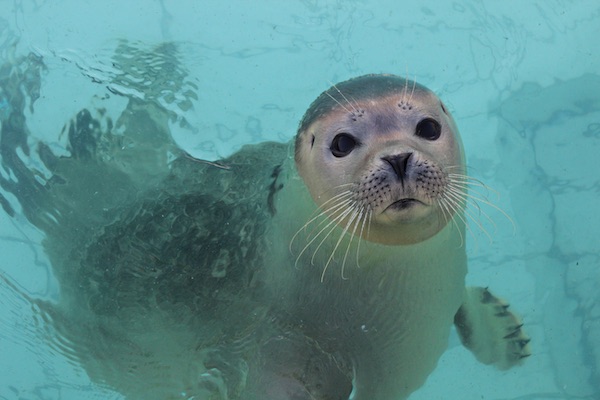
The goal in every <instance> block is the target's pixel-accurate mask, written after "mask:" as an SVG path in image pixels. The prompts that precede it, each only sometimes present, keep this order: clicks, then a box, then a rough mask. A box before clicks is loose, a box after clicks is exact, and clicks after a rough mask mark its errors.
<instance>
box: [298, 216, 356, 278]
mask: <svg viewBox="0 0 600 400" xmlns="http://www.w3.org/2000/svg"><path fill="white" fill-rule="evenodd" d="M342 208H343V207H342V206H340V209H342ZM336 211H337V210H336ZM351 211H352V208H347V209H345V210H344V211H343V212H342V214H340V215H338V216H336V217H334V218H332V217H331V216H329V218H325V219H324V221H325V222H327V221H328V223H327V225H325V226H324V227H323V228H322V229H321V230H320V231H319V232H317V234H316V235H314V236H313V238H312V239H310V240H309V241H308V243H306V245H305V246H304V247H303V248H302V250H301V251H300V253H299V254H298V257H296V262H295V263H294V265H295V266H297V265H298V261H299V260H300V257H302V254H304V252H305V251H306V250H307V249H308V248H309V247H310V246H311V245H312V244H313V243H314V242H315V240H317V239H318V238H319V237H320V236H321V235H322V234H323V232H324V231H325V230H327V228H329V227H330V226H331V225H333V224H336V223H337V222H339V221H341V220H343V219H344V218H345V217H346V216H347V215H348V214H349V213H350V212H351ZM324 214H325V212H323V213H321V214H320V215H319V216H322V215H324ZM319 226H320V225H319ZM334 228H335V226H334ZM332 229H333V228H332ZM330 232H331V231H330ZM328 236H329V233H327V234H326V235H325V237H324V238H323V239H322V240H321V242H320V243H319V245H318V246H317V248H316V249H315V252H314V253H313V256H312V257H311V264H312V263H313V260H314V256H315V254H316V252H317V251H318V250H319V248H320V247H321V245H322V244H323V242H324V241H325V239H327V237H328Z"/></svg>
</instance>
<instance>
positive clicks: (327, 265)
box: [311, 207, 359, 282]
mask: <svg viewBox="0 0 600 400" xmlns="http://www.w3.org/2000/svg"><path fill="white" fill-rule="evenodd" d="M351 210H352V215H350V219H349V220H348V222H347V223H346V226H345V227H344V230H343V231H342V233H341V234H340V237H339V239H338V240H337V242H336V243H335V246H334V247H333V250H332V251H331V254H330V255H329V258H328V259H327V262H326V263H325V267H324V268H323V273H322V274H321V282H323V280H324V279H325V272H326V271H327V268H328V267H329V264H330V263H331V261H332V260H333V257H334V256H335V252H336V251H337V249H338V247H339V246H340V243H341V242H342V240H343V239H344V237H346V233H347V232H348V229H349V228H350V225H352V223H353V222H354V220H355V219H356V215H357V214H358V212H359V210H358V209H357V208H356V207H354V208H352V209H351ZM333 229H335V227H334V228H333ZM333 229H332V230H331V231H330V232H329V234H331V232H332V231H333ZM349 240H350V242H349V243H348V246H349V245H350V243H351V242H352V237H350V239H349ZM317 249H318V248H317ZM313 257H314V254H313ZM345 260H346V257H345V256H344V259H343V262H345ZM311 261H312V260H311ZM342 279H345V278H344V264H343V263H342Z"/></svg>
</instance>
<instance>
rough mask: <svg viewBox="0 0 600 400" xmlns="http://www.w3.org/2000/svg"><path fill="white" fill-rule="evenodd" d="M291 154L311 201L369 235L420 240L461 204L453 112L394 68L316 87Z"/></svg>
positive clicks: (387, 239) (461, 158) (338, 220)
mask: <svg viewBox="0 0 600 400" xmlns="http://www.w3.org/2000/svg"><path fill="white" fill-rule="evenodd" d="M295 159H296V165H297V169H298V172H299V174H300V175H301V176H302V178H303V179H304V182H305V183H306V185H307V187H308V190H309V191H310V193H311V196H312V197H313V199H314V201H315V202H316V203H317V205H319V207H320V208H321V209H322V210H325V211H326V212H327V213H328V215H329V216H330V218H331V219H332V220H335V221H336V223H337V224H338V225H339V226H340V227H343V228H344V229H352V230H353V231H356V232H359V233H360V235H361V236H362V237H363V238H364V239H366V240H369V241H373V242H377V243H382V244H390V245H399V244H413V243H418V242H421V241H423V240H426V239H428V238H430V237H432V236H433V235H435V234H436V233H437V232H439V231H440V230H441V229H442V228H444V226H446V225H447V224H448V223H449V222H450V221H451V220H452V218H453V216H454V215H455V214H456V213H461V212H462V209H463V206H464V204H463V201H462V200H460V199H462V198H463V197H462V196H461V195H460V194H461V193H463V192H464V188H461V187H460V183H459V182H457V180H456V179H454V178H453V177H454V176H458V175H460V174H463V173H464V171H463V169H464V167H463V166H464V164H465V163H464V155H463V147H462V143H461V140H460V136H459V134H458V129H457V127H456V124H455V123H454V120H453V118H452V116H451V115H450V113H449V112H448V111H447V109H446V107H445V106H444V104H443V103H442V102H441V100H440V99H439V98H438V97H437V96H436V95H435V94H434V93H433V92H432V91H430V90H429V89H427V88H425V87H424V86H421V85H419V84H417V83H416V82H413V81H409V80H406V79H404V78H401V77H398V76H394V75H365V76H361V77H358V78H354V79H351V80H348V81H345V82H342V83H340V84H338V85H335V86H333V87H332V88H330V89H328V90H326V91H325V92H323V93H322V94H321V95H320V96H319V97H318V98H317V99H316V100H315V101H314V102H313V103H312V104H311V106H310V107H309V109H308V110H307V112H306V113H305V115H304V117H303V119H302V121H301V123H300V127H299V130H298V135H297V136H296V152H295ZM455 193H456V194H457V195H455ZM358 226H360V229H355V227H358Z"/></svg>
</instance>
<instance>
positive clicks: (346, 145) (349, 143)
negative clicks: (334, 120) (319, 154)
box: [330, 133, 358, 157]
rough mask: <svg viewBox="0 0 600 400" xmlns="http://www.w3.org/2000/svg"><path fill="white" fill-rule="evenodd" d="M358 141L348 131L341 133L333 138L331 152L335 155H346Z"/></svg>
mask: <svg viewBox="0 0 600 400" xmlns="http://www.w3.org/2000/svg"><path fill="white" fill-rule="evenodd" d="M357 144H358V143H356V140H355V139H354V138H353V137H352V136H351V135H349V134H347V133H340V134H338V135H336V136H335V137H334V138H333V141H332V142H331V147H330V149H331V154H333V155H334V156H335V157H346V156H347V155H348V154H350V152H351V151H352V150H354V148H355V147H356V145H357Z"/></svg>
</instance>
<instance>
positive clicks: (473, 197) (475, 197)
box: [454, 189, 517, 231]
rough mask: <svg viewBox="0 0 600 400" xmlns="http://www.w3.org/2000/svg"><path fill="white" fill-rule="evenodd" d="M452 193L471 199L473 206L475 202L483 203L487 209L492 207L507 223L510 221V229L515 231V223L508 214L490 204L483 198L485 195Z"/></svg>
mask: <svg viewBox="0 0 600 400" xmlns="http://www.w3.org/2000/svg"><path fill="white" fill-rule="evenodd" d="M454 191H455V192H457V193H459V194H460V195H464V196H466V197H467V198H469V199H471V200H472V201H473V204H475V203H477V202H480V203H483V204H485V205H487V206H489V207H492V208H493V209H495V210H496V211H498V212H499V213H501V214H502V215H503V216H504V217H505V218H506V219H507V220H508V221H510V223H511V225H512V227H513V231H516V229H517V228H516V225H515V222H514V221H513V219H512V218H511V217H510V215H508V213H507V212H506V211H504V210H503V209H502V208H501V207H498V206H497V205H495V204H494V203H492V202H491V201H489V200H488V199H487V198H486V197H485V195H483V194H482V193H479V192H475V195H473V194H471V193H468V192H465V193H463V192H460V191H458V190H457V189H454ZM478 208H479V206H478ZM482 213H483V211H482ZM483 214H485V213H483ZM486 216H487V214H486ZM487 218H488V219H489V220H490V222H491V223H492V224H493V225H494V227H495V226H496V224H495V223H494V222H493V221H492V219H491V218H489V217H487Z"/></svg>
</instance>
